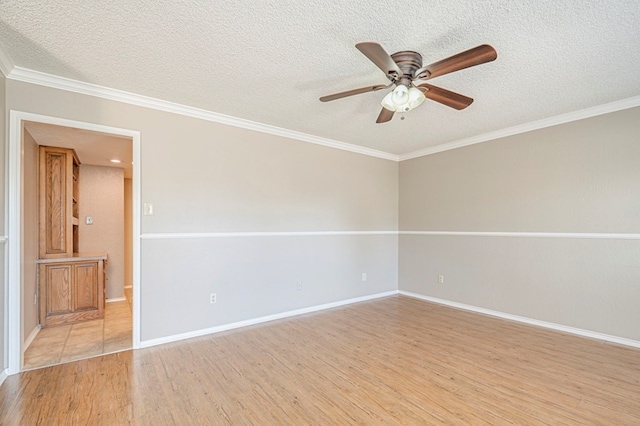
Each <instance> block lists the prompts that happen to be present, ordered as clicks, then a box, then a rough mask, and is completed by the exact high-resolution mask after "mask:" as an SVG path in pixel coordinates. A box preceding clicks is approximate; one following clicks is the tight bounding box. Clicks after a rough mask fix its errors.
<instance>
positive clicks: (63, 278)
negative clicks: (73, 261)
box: [44, 264, 73, 316]
mask: <svg viewBox="0 0 640 426" xmlns="http://www.w3.org/2000/svg"><path fill="white" fill-rule="evenodd" d="M44 273H45V274H46V277H45V280H46V288H45V289H44V290H45V292H46V302H45V308H46V315H47V316H49V315H60V314H68V313H70V312H72V311H73V305H72V304H71V293H72V289H71V275H72V268H71V265H69V264H66V265H65V264H53V265H45V268H44Z"/></svg>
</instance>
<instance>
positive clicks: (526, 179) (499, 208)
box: [399, 108, 640, 340]
mask: <svg viewBox="0 0 640 426" xmlns="http://www.w3.org/2000/svg"><path fill="white" fill-rule="evenodd" d="M638 135H640V108H634V109H629V110H624V111H619V112H615V113H610V114H606V115H602V116H598V117H593V118H589V119H585V120H581V121H576V122H572V123H567V124H563V125H559V126H555V127H550V128H546V129H540V130H537V131H532V132H529V133H525V134H520V135H515V136H511V137H507V138H503V139H499V140H495V141H491V142H486V143H483V144H479V145H473V146H469V147H465V148H459V149H455V150H452V151H447V152H442V153H438V154H434V155H430V156H426V157H421V158H416V159H413V160H408V161H404V162H402V163H401V164H400V229H401V230H402V231H405V233H403V235H401V237H400V249H399V250H400V257H399V259H400V262H399V271H400V275H399V288H400V289H401V290H404V291H408V292H413V293H418V294H422V295H426V296H430V297H434V298H439V299H445V300H448V301H453V302H458V303H464V304H467V305H472V306H476V307H481V308H486V309H491V310H495V311H500V312H504V313H509V314H514V315H519V316H524V317H529V318H533V319H537V320H542V321H548V322H552V323H557V324H562V325H567V326H572V327H577V328H581V329H586V330H590V331H595V332H600V333H604V334H610V335H614V336H618V337H623V338H628V339H633V340H640V327H638V324H640V310H639V309H638V308H637V301H638V300H640V285H638V283H640V268H639V267H638V259H640V240H638V239H633V240H629V239H616V238H604V239H594V238H586V239H576V238H567V237H566V236H565V237H552V238H539V237H538V238H536V237H527V236H525V235H521V234H520V235H516V236H509V237H504V236H473V235H420V234H412V233H411V232H413V231H449V232H451V231H453V232H483V231H484V232H515V233H525V232H534V233H544V232H551V233H621V234H629V233H631V234H637V233H640V219H639V218H640V167H638V165H639V164H640V143H639V142H640V139H639V136H638ZM439 274H442V275H444V276H445V283H444V284H438V280H437V277H438V275H439Z"/></svg>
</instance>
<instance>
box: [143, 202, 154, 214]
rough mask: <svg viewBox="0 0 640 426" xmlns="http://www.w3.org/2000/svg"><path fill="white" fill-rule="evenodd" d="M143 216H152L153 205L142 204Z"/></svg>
mask: <svg viewBox="0 0 640 426" xmlns="http://www.w3.org/2000/svg"><path fill="white" fill-rule="evenodd" d="M144 215H145V216H153V204H151V203H144Z"/></svg>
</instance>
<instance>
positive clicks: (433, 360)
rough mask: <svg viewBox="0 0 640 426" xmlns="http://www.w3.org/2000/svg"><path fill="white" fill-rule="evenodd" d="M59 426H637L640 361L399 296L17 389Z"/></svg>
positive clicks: (0, 392)
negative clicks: (341, 425)
mask: <svg viewBox="0 0 640 426" xmlns="http://www.w3.org/2000/svg"><path fill="white" fill-rule="evenodd" d="M168 315H170V313H168ZM176 320H178V318H176ZM58 423H60V424H92V425H94V424H96V425H97V424H108V425H116V424H117V425H123V424H139V425H165V424H171V425H174V424H175V425H183V424H203V425H204V424H206V425H215V424H242V425H243V424H268V425H271V424H274V425H282V424H294V425H303V424H403V425H408V424H439V423H444V424H520V425H525V424H526V425H536V424H548V425H561V424H607V425H637V424H640V350H637V349H633V348H629V347H624V346H617V345H613V344H608V343H604V342H601V341H597V340H591V339H586V338H581V337H576V336H572V335H567V334H562V333H558V332H554V331H549V330H545V329H541V328H536V327H532V326H527V325H522V324H518V323H513V322H509V321H505V320H500V319H496V318H491V317H487V316H482V315H478V314H473V313H469V312H465V311H460V310H455V309H452V308H448V307H444V306H439V305H435V304H430V303H427V302H424V301H420V300H415V299H411V298H408V297H403V296H393V297H388V298H385V299H378V300H374V301H370V302H365V303H360V304H356V305H351V306H346V307H342V308H337V309H333V310H329V311H324V312H319V313H315V314H309V315H305V316H299V317H295V318H289V319H285V320H279V321H275V322H271V323H266V324H262V325H258V326H252V327H248V328H244V329H238V330H233V331H229V332H225V333H220V334H215V335H210V336H204V337H200V338H196V339H191V340H188V341H181V342H175V343H171V344H166V345H161V346H155V347H152V348H147V349H143V350H139V351H135V352H132V351H125V352H119V353H116V354H112V355H106V356H102V357H97V358H91V359H86V360H82V361H78V362H74V363H68V364H62V365H57V366H53V367H48V368H44V369H40V370H34V371H28V372H25V373H21V374H19V375H15V376H10V377H9V378H7V379H6V381H5V383H4V384H3V385H2V387H1V388H0V424H3V425H5V424H6V425H14V424H15V425H17V424H29V425H35V424H58Z"/></svg>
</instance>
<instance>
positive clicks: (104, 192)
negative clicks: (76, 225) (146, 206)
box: [78, 158, 124, 299]
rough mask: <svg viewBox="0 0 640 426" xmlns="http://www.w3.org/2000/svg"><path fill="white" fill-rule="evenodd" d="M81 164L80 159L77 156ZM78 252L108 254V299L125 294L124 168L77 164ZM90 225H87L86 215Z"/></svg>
mask: <svg viewBox="0 0 640 426" xmlns="http://www.w3.org/2000/svg"><path fill="white" fill-rule="evenodd" d="M80 163H82V158H80ZM79 192H80V201H79V205H80V229H79V232H80V237H79V241H78V245H79V251H80V252H81V253H107V254H108V262H107V268H106V269H107V283H106V290H107V299H113V298H119V297H123V296H124V170H123V169H121V168H117V167H101V166H92V165H87V164H80V187H79ZM87 216H91V217H92V218H93V224H92V225H87V224H86V220H85V219H86V217H87Z"/></svg>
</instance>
